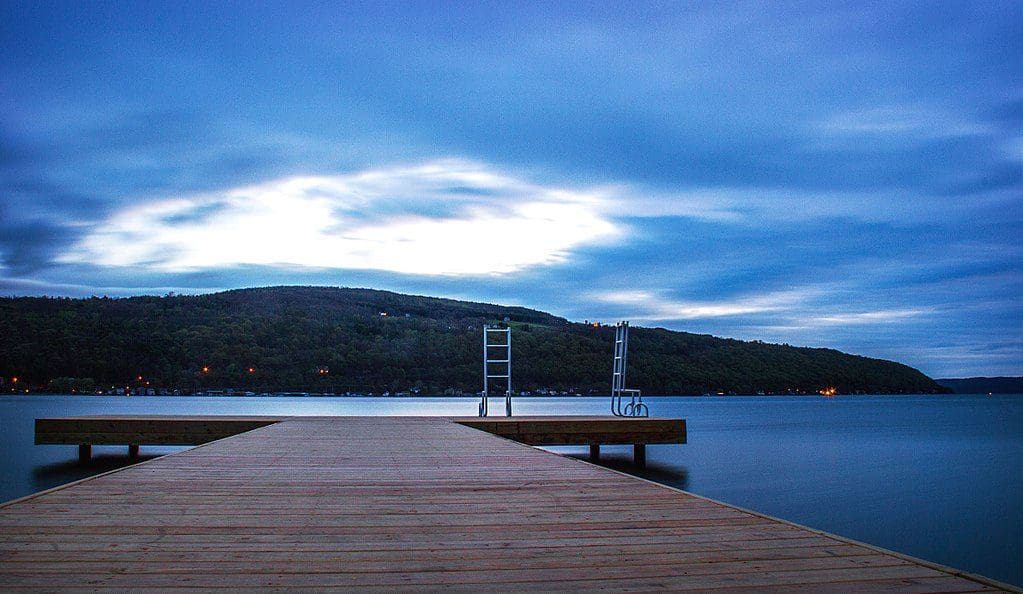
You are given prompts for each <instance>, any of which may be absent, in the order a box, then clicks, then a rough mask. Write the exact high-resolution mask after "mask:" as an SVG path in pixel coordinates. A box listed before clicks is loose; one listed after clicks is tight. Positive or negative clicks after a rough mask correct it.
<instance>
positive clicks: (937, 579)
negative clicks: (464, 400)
mask: <svg viewBox="0 0 1023 594" xmlns="http://www.w3.org/2000/svg"><path fill="white" fill-rule="evenodd" d="M156 588H175V589H207V588H209V589H213V588H216V589H235V590H252V589H284V588H302V589H326V588H335V589H343V590H348V589H354V588H365V589H369V590H378V591H387V592H392V591H433V590H441V589H444V590H454V591H470V592H478V591H481V590H498V591H528V592H532V593H535V592H547V591H579V590H587V591H589V590H611V591H641V590H683V589H685V590H713V589H722V590H733V591H750V590H757V591H782V592H793V591H813V592H818V591H845V592H863V591H870V592H878V591H905V592H937V591H942V592H972V591H990V590H996V589H997V584H994V583H992V582H985V581H984V580H983V579H982V578H974V577H971V576H967V575H963V574H960V573H958V572H955V571H954V570H951V569H947V568H942V567H938V566H934V565H931V564H928V563H925V562H922V561H918V560H914V559H909V558H906V557H902V556H899V555H896V554H892V553H888V552H884V551H880V550H877V549H874V548H872V547H869V546H867V545H862V544H858V543H853V542H850V541H847V540H844V539H841V538H839V537H835V536H831V535H828V534H824V533H821V532H817V531H814V530H810V529H807V528H802V527H799V526H795V525H792V524H789V523H786V522H782V521H779V520H775V519H771V518H767V517H764V516H761V515H758V514H755V513H751V512H747V511H743V510H739V509H736V508H733V507H730V506H727V505H724V504H721V503H716V502H713V501H709V500H707V499H704V498H700V497H697V496H694V495H691V494H688V493H684V492H681V491H678V490H675V489H671V488H669V487H664V486H661V485H657V484H654V483H650V482H648V481H644V480H642V479H637V478H635V477H631V476H627V475H624V474H621V473H618V472H615V471H612V470H608V469H605V468H601V467H598V466H594V465H591V464H588V463H586V462H583V461H580V460H575V459H572V458H567V457H563V456H559V455H556V454H552V453H549V452H545V451H542V450H538V449H535V448H532V447H529V446H527V445H523V444H521V443H517V442H515V441H511V440H509V439H504V438H502V437H500V436H497V435H493V434H489V433H487V432H484V431H480V430H475V429H473V428H471V427H468V426H466V425H462V424H459V423H456V422H453V421H452V420H450V419H444V418H431V417H328V418H311V417H310V418H304V417H293V418H287V419H284V420H282V421H280V422H273V423H270V424H267V425H264V426H262V427H259V428H256V429H252V430H250V431H247V432H244V433H240V434H237V435H233V436H230V437H226V438H223V439H220V440H218V441H213V442H210V443H207V444H205V445H202V446H199V447H196V448H193V449H190V450H186V451H183V452H179V453H176V454H172V455H168V456H164V457H161V458H156V459H153V460H149V461H146V462H143V463H141V464H136V465H134V466H129V467H126V468H123V469H120V470H116V471H113V472H110V473H106V474H103V475H99V476H96V477H92V478H89V479H85V480H83V481H79V482H76V483H72V484H70V485H66V486H63V487H58V488H56V489H52V490H50V491H46V492H43V493H40V494H36V495H32V496H29V497H26V498H23V499H20V500H16V501H14V502H9V503H7V504H4V505H2V506H0V589H6V590H12V591H31V590H65V589H67V590H83V591H85V590H88V591H95V590H101V591H114V590H134V591H142V590H145V591H148V590H151V589H156Z"/></svg>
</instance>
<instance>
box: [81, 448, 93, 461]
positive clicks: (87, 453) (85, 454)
mask: <svg viewBox="0 0 1023 594" xmlns="http://www.w3.org/2000/svg"><path fill="white" fill-rule="evenodd" d="M90 458H92V444H91V443H80V444H78V461H79V462H88V461H89V459H90Z"/></svg>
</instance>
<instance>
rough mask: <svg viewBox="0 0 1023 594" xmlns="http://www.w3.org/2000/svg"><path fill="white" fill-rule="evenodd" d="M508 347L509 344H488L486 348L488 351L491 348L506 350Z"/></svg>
mask: <svg viewBox="0 0 1023 594" xmlns="http://www.w3.org/2000/svg"><path fill="white" fill-rule="evenodd" d="M510 346H511V345H510V344H488V345H487V348H488V349H489V348H492V347H501V348H505V349H506V348H508V347H510Z"/></svg>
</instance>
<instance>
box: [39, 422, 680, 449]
mask: <svg viewBox="0 0 1023 594" xmlns="http://www.w3.org/2000/svg"><path fill="white" fill-rule="evenodd" d="M287 418H288V417H283V416H278V417H273V416H198V415H197V416H182V415H149V416H146V415H120V416H110V415H103V416H85V417H60V418H50V419H36V426H35V439H36V443H37V444H79V443H88V444H93V445H129V444H141V445H199V444H203V443H207V442H209V441H214V440H217V439H223V438H225V437H229V436H231V435H237V434H239V433H244V432H246V431H251V430H252V429H257V428H259V427H263V426H266V425H270V424H273V423H277V422H280V421H283V420H284V419H287ZM450 419H451V420H452V421H454V422H456V423H459V424H461V425H466V426H468V427H472V428H474V429H479V430H481V431H486V432H488V433H493V434H495V435H500V436H502V437H506V438H508V439H514V440H515V441H519V442H522V443H526V444H529V445H588V444H591V443H599V444H627V445H632V444H657V443H685V442H686V421H685V419H665V418H656V417H651V418H627V417H611V416H606V417H596V416H544V417H535V416H534V417H482V418H481V417H450Z"/></svg>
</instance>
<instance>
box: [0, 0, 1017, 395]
mask: <svg viewBox="0 0 1023 594" xmlns="http://www.w3.org/2000/svg"><path fill="white" fill-rule="evenodd" d="M1021 262H1023V2H1018V1H1015V0H1012V1H1007V2H997V1H991V2H975V1H973V2H941V1H927V2H892V1H885V2H876V3H875V2H865V1H862V0H856V1H854V2H839V1H828V2H783V1H779V2H620V3H618V2H596V3H593V2H583V1H578V2H577V1H573V2H537V3H530V2H485V1H472V2H421V3H416V2H367V3H358V2H325V3H319V2H301V1H287V2H280V3H278V2H269V1H267V2H238V3H234V2H217V1H210V0H203V1H200V2H192V1H187V0H185V1H174V2H159V1H153V2H123V3H122V2H104V1H95V2H64V1H60V2H47V1H39V0H33V1H30V2H13V1H11V0H0V295H5V296H21V295H53V296H56V295H61V296H75V297H79V296H91V295H109V296H126V295H141V294H149V295H152V294H156V295H162V294H167V293H170V292H175V293H186V294H191V293H206V292H213V291H220V290H226V289H232V288H240V287H250V286H270V285H331V286H349V287H371V288H378V289H387V290H393V291H399V292H405V293H414V294H421V295H433V296H443V297H450V298H455V299H467V300H473V301H484V302H490V303H501V304H506V305H523V306H527V307H533V308H537V309H541V310H544V311H549V312H551V313H554V314H557V315H561V316H564V317H567V318H569V319H571V320H576V321H583V320H590V321H594V320H599V321H603V322H614V321H616V320H620V319H628V320H631V322H632V324H633V325H641V326H659V327H665V328H670V329H675V330H684V331H689V332H697V333H704V334H714V335H717V336H725V337H733V338H739V339H743V340H763V341H765V342H778V343H788V344H793V345H800V346H814V347H828V348H836V349H839V350H842V351H846V352H851V353H856V354H860V355H865V356H870V357H879V358H884V359H892V360H897V361H900V362H903V363H906V364H908V365H912V366H914V367H916V368H918V369H920V370H921V371H923V372H924V373H926V374H928V375H930V376H932V377H964V376H980V375H988V376H991V375H1023V300H1021V298H1020V295H1023V265H1021Z"/></svg>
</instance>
